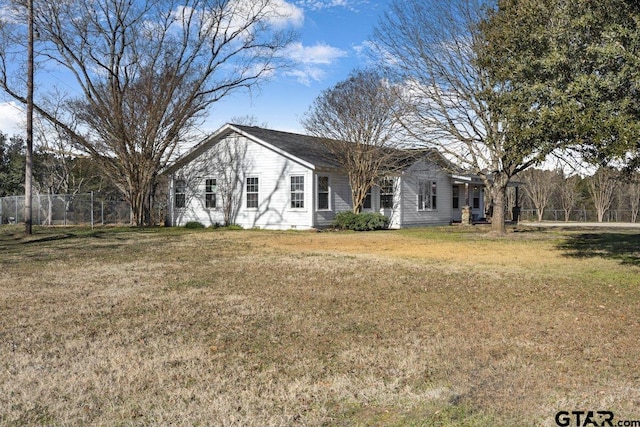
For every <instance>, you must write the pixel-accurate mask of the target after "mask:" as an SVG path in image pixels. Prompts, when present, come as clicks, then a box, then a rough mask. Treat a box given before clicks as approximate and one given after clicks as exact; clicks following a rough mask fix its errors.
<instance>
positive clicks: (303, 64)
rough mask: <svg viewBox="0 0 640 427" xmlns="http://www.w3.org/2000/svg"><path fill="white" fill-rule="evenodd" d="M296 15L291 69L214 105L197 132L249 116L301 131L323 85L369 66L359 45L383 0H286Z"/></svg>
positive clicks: (363, 42)
mask: <svg viewBox="0 0 640 427" xmlns="http://www.w3.org/2000/svg"><path fill="white" fill-rule="evenodd" d="M289 3H290V4H291V5H293V6H295V7H296V8H297V10H298V13H301V14H302V17H301V20H299V21H298V23H297V28H296V30H297V31H298V33H299V34H300V40H299V43H298V44H296V45H295V46H294V49H293V50H292V56H293V57H294V59H296V60H297V61H298V65H297V67H296V68H294V69H291V70H287V71H282V72H279V73H277V75H275V76H274V77H273V78H272V79H271V80H270V81H268V82H266V83H264V84H263V85H262V86H261V88H260V89H258V90H256V91H254V92H253V93H252V94H248V93H237V94H235V95H234V96H232V97H230V98H227V99H225V100H223V101H221V102H220V103H218V104H216V105H214V107H213V109H212V110H211V115H210V118H209V120H208V121H207V122H206V123H205V125H204V126H203V131H205V132H211V131H213V130H215V129H217V128H218V127H220V126H221V125H223V124H224V123H226V122H228V121H229V120H230V119H231V118H233V117H241V116H253V117H255V119H256V120H257V122H258V124H260V125H262V124H266V125H268V126H269V127H270V128H273V129H278V130H284V131H292V132H302V131H303V129H302V126H301V125H300V119H301V118H302V115H303V114H304V113H305V112H306V111H307V110H308V109H309V107H310V106H311V104H312V102H313V100H314V99H315V98H316V97H317V96H318V95H319V94H320V93H321V92H322V91H323V90H325V89H328V88H330V87H332V86H333V85H335V84H336V83H337V82H339V81H341V80H344V79H346V78H347V77H348V75H349V73H350V72H351V71H352V70H353V69H355V68H357V67H365V66H367V65H370V59H369V58H367V57H366V55H364V54H363V53H362V49H363V48H364V46H365V45H366V42H367V40H368V39H369V38H370V36H371V33H372V32H373V28H374V26H375V24H376V23H377V22H378V19H379V17H380V16H381V15H382V13H383V12H384V10H385V9H386V7H387V5H388V3H389V0H297V1H296V0H289Z"/></svg>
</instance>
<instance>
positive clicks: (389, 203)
mask: <svg viewBox="0 0 640 427" xmlns="http://www.w3.org/2000/svg"><path fill="white" fill-rule="evenodd" d="M394 187H395V179H393V177H388V176H387V177H384V178H382V181H381V182H380V207H381V208H386V209H392V208H393V189H394Z"/></svg>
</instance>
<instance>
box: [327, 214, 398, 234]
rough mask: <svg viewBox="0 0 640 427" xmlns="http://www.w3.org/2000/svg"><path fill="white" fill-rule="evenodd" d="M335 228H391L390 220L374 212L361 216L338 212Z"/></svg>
mask: <svg viewBox="0 0 640 427" xmlns="http://www.w3.org/2000/svg"><path fill="white" fill-rule="evenodd" d="M333 226H334V227H336V228H339V229H342V230H355V231H371V230H384V229H386V228H388V227H389V218H387V217H386V216H384V215H382V214H380V213H374V212H365V213H359V214H355V213H353V212H338V213H337V214H336V217H335V219H334V220H333Z"/></svg>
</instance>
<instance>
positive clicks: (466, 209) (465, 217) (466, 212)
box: [462, 182, 473, 225]
mask: <svg viewBox="0 0 640 427" xmlns="http://www.w3.org/2000/svg"><path fill="white" fill-rule="evenodd" d="M472 218H473V217H472V215H471V207H470V206H469V183H468V182H465V183H464V206H463V207H462V225H471V219H472Z"/></svg>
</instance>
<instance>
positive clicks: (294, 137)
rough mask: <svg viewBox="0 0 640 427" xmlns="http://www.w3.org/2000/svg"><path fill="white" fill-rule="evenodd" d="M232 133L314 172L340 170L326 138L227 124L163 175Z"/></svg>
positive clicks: (179, 159)
mask: <svg viewBox="0 0 640 427" xmlns="http://www.w3.org/2000/svg"><path fill="white" fill-rule="evenodd" d="M232 133H238V134H240V135H243V136H245V137H247V138H249V139H251V140H253V141H255V142H258V143H260V144H262V145H265V146H268V147H270V148H272V149H274V150H275V151H278V152H280V153H281V154H282V155H285V156H288V157H292V158H294V159H297V160H298V161H300V162H302V163H305V164H307V165H308V166H309V167H312V168H332V169H334V168H339V167H340V164H339V163H338V161H337V160H336V159H335V156H333V155H332V154H331V153H330V152H329V150H328V149H327V148H326V146H325V145H324V144H323V141H324V139H323V138H318V137H314V136H309V135H302V134H296V133H291V132H282V131H277V130H271V129H264V128H259V127H255V126H245V125H235V124H226V125H224V126H223V127H222V128H220V129H219V130H218V131H216V132H215V133H214V134H212V135H210V136H208V137H207V138H205V139H204V140H203V141H201V142H200V143H198V144H197V145H196V146H194V147H193V148H192V149H191V150H189V151H188V152H187V153H185V154H184V155H182V156H181V157H180V158H178V159H177V160H176V161H175V162H174V163H173V164H172V165H170V166H169V167H167V168H166V169H165V170H164V171H163V174H168V173H172V172H174V171H175V170H177V169H179V168H180V167H182V166H184V165H185V164H187V163H189V162H190V161H192V160H193V159H195V158H196V157H197V156H199V155H200V154H202V153H203V152H204V151H205V150H207V149H209V148H210V147H211V146H213V145H215V144H217V143H218V142H220V141H221V140H222V139H224V138H226V137H227V136H229V135H230V134H232Z"/></svg>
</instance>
